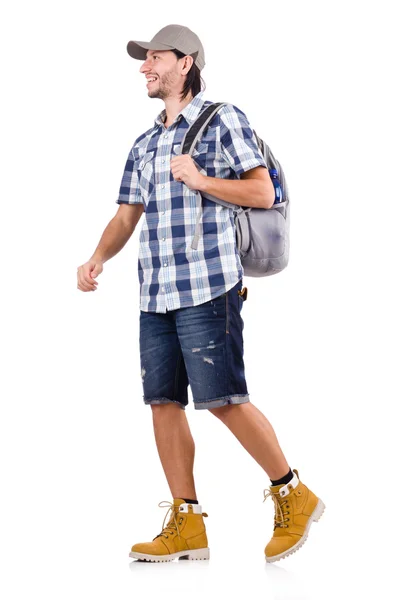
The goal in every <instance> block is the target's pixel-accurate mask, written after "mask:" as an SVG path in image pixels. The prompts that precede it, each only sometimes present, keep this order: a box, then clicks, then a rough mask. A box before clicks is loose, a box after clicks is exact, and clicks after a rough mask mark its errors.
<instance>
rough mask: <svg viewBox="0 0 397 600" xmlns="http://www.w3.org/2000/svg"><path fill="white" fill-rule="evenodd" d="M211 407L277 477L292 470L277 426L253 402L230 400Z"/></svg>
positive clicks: (259, 461)
mask: <svg viewBox="0 0 397 600" xmlns="http://www.w3.org/2000/svg"><path fill="white" fill-rule="evenodd" d="M209 411H210V412H211V413H212V414H213V415H215V416H217V417H218V418H219V419H220V420H221V421H222V422H223V423H224V424H225V425H226V426H227V427H228V428H229V429H230V431H231V432H232V433H234V435H235V436H236V438H237V439H238V441H239V442H240V444H241V445H242V446H244V448H245V449H246V450H247V452H249V454H251V456H252V457H253V458H254V459H255V460H256V462H257V463H259V464H260V466H261V467H262V468H263V469H264V470H265V471H266V473H267V475H268V476H269V478H270V479H271V480H273V481H275V480H277V479H281V478H282V477H284V475H286V474H287V473H288V471H289V468H290V467H289V465H288V463H287V461H286V459H285V456H284V454H283V453H282V451H281V448H280V445H279V443H278V440H277V437H276V434H275V432H274V429H273V427H272V426H271V424H270V423H269V421H268V420H267V419H266V417H265V415H263V414H262V413H261V412H260V410H259V409H258V408H256V406H254V405H253V404H252V402H246V403H245V404H227V405H226V406H221V407H219V408H212V409H209Z"/></svg>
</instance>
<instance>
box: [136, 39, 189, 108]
mask: <svg viewBox="0 0 397 600" xmlns="http://www.w3.org/2000/svg"><path fill="white" fill-rule="evenodd" d="M182 68H183V61H182V60H181V61H178V59H177V57H176V56H175V54H174V53H173V52H171V50H148V51H147V53H146V60H145V61H144V63H143V65H142V67H141V68H140V69H139V72H140V73H144V75H145V77H146V80H147V81H146V87H147V89H148V96H149V97H150V98H160V99H161V100H165V99H166V98H169V97H170V96H177V95H179V94H180V93H181V91H182V87H183V86H182V84H183V81H184V79H183V77H181V69H182ZM153 78H155V80H154V81H152V82H150V80H151V79H153ZM148 80H149V82H148Z"/></svg>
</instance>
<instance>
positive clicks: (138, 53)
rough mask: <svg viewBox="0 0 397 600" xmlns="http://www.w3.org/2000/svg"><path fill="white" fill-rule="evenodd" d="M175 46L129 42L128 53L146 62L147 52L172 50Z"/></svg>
mask: <svg viewBox="0 0 397 600" xmlns="http://www.w3.org/2000/svg"><path fill="white" fill-rule="evenodd" d="M172 49H173V46H168V45H167V44H160V43H159V42H157V43H156V42H155V43H153V42H135V41H133V42H128V44H127V52H128V54H129V55H130V56H132V58H136V59H138V60H146V51H147V50H172Z"/></svg>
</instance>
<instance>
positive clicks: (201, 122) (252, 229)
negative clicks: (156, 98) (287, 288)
mask: <svg viewBox="0 0 397 600" xmlns="http://www.w3.org/2000/svg"><path fill="white" fill-rule="evenodd" d="M225 104H226V103H225V102H217V103H213V104H211V105H210V106H208V107H207V108H206V109H205V110H204V111H203V112H202V113H201V114H200V116H199V117H198V118H197V119H196V121H195V122H194V123H193V124H192V125H191V126H190V127H189V129H188V130H187V132H186V134H185V136H184V138H183V141H182V144H181V154H190V155H191V154H192V152H193V149H194V147H195V145H196V144H197V142H198V141H199V140H200V138H201V136H202V135H203V133H204V131H205V129H206V128H207V127H208V125H209V123H210V121H211V119H212V117H213V116H214V115H215V114H216V113H217V112H218V110H219V109H220V108H221V107H222V106H224V105H225ZM254 134H255V137H256V140H257V143H258V146H259V149H260V151H261V154H262V155H263V157H264V159H265V162H266V164H267V166H268V168H269V169H277V173H278V180H279V182H280V184H281V188H282V192H283V200H282V202H279V203H278V204H274V205H273V206H272V207H271V208H268V209H266V208H253V207H250V206H248V207H244V206H238V205H237V204H232V203H230V202H226V201H225V200H220V199H219V198H215V196H212V195H210V194H205V198H209V199H210V200H212V201H213V202H216V203H217V204H222V205H223V206H228V207H230V208H232V209H233V211H234V212H235V217H234V222H235V225H236V244H237V249H238V252H239V255H240V260H241V264H242V266H243V270H244V275H245V276H248V277H265V276H267V275H274V274H275V273H279V272H280V271H282V270H283V269H285V267H286V266H287V264H288V257H289V212H290V211H289V194H288V188H287V182H286V180H285V176H284V172H283V169H282V168H281V165H280V163H279V162H278V161H277V160H276V158H275V157H274V156H273V153H272V151H271V150H270V148H269V146H268V145H267V144H266V143H264V142H263V140H261V138H260V137H258V135H257V134H256V132H255V131H254ZM203 195H204V194H203ZM197 208H198V214H197V219H196V228H195V235H194V239H193V241H192V244H191V248H193V249H194V250H197V245H198V240H199V236H200V235H201V234H200V221H201V216H202V204H201V193H200V192H197Z"/></svg>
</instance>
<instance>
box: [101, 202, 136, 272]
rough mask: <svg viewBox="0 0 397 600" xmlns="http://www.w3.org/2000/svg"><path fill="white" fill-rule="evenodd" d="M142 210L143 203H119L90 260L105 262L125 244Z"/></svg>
mask: <svg viewBox="0 0 397 600" xmlns="http://www.w3.org/2000/svg"><path fill="white" fill-rule="evenodd" d="M143 211H144V205H143V204H120V206H119V209H118V211H117V213H116V214H115V216H114V217H113V219H112V220H111V221H110V222H109V224H108V225H107V227H106V229H105V231H104V232H103V234H102V237H101V239H100V241H99V244H98V246H97V248H96V250H95V252H94V254H93V255H92V257H91V259H90V260H99V261H101V262H102V263H104V262H106V261H107V260H109V259H110V258H112V257H113V256H115V255H116V254H117V253H118V252H120V250H121V249H122V248H123V247H124V246H125V244H126V243H127V242H128V240H129V239H130V237H131V235H132V234H133V232H134V230H135V227H136V225H137V223H138V221H139V219H140V217H141V215H142V213H143Z"/></svg>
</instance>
